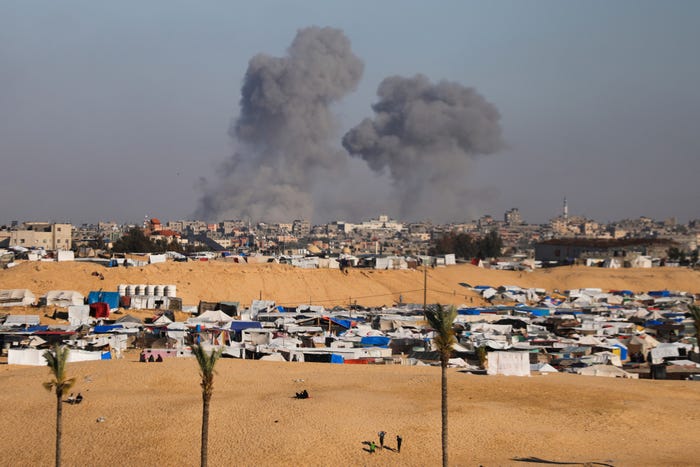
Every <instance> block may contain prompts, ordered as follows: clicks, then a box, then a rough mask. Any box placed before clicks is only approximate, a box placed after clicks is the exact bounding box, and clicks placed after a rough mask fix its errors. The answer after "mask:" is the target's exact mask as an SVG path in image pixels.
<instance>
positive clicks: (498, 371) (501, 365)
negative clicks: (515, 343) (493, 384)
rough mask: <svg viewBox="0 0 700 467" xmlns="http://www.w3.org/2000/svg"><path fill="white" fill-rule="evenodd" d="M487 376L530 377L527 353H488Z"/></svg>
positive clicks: (528, 355) (528, 354)
mask: <svg viewBox="0 0 700 467" xmlns="http://www.w3.org/2000/svg"><path fill="white" fill-rule="evenodd" d="M487 360H488V368H487V370H486V373H487V374H489V375H505V376H530V353H529V352H489V353H488V358H487Z"/></svg>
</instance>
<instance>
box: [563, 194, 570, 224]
mask: <svg viewBox="0 0 700 467" xmlns="http://www.w3.org/2000/svg"><path fill="white" fill-rule="evenodd" d="M564 220H569V205H568V204H567V203H566V196H564Z"/></svg>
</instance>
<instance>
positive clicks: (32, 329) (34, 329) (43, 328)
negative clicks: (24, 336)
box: [25, 326, 49, 332]
mask: <svg viewBox="0 0 700 467" xmlns="http://www.w3.org/2000/svg"><path fill="white" fill-rule="evenodd" d="M48 330H49V327H48V326H29V327H28V328H27V329H25V332H41V331H48Z"/></svg>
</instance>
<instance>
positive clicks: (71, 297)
mask: <svg viewBox="0 0 700 467" xmlns="http://www.w3.org/2000/svg"><path fill="white" fill-rule="evenodd" d="M39 303H40V304H42V305H44V306H60V307H69V306H71V305H82V304H83V303H85V297H83V294H81V293H80V292H77V291H75V290H49V291H48V292H46V295H44V296H43V297H41V299H40V301H39Z"/></svg>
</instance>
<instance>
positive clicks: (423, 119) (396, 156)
mask: <svg viewBox="0 0 700 467" xmlns="http://www.w3.org/2000/svg"><path fill="white" fill-rule="evenodd" d="M377 95H378V97H379V101H378V102H377V103H376V104H374V105H373V106H372V109H373V110H374V112H375V114H376V115H375V117H374V119H365V120H364V121H362V122H361V123H360V124H359V125H357V126H356V127H355V128H353V129H352V130H350V131H349V132H348V133H347V134H346V135H345V137H344V138H343V146H344V147H345V148H346V149H347V150H348V152H349V153H350V154H351V155H353V156H356V157H361V158H362V159H364V160H365V161H366V162H367V164H368V165H369V167H370V168H371V169H372V170H374V171H376V172H380V173H383V172H384V171H386V170H387V169H388V172H389V176H390V177H391V179H392V181H393V184H394V192H395V195H396V197H397V198H398V202H399V204H400V215H401V217H402V218H432V219H433V220H440V219H448V218H452V219H459V218H464V217H465V208H464V205H465V204H466V203H467V202H468V201H469V200H468V199H465V197H468V196H469V192H468V191H466V189H465V186H464V185H465V178H466V175H467V173H468V163H469V162H470V160H471V159H473V158H474V156H476V155H479V154H492V153H495V152H497V151H498V150H499V149H501V148H502V147H503V141H502V139H501V126H500V123H499V121H500V114H499V112H498V109H496V107H495V106H494V105H493V104H491V103H490V102H488V101H487V100H486V99H484V98H483V97H482V96H481V95H480V94H479V93H477V92H476V91H475V90H474V89H472V88H467V87H464V86H462V85H461V84H458V83H452V82H448V81H441V82H439V83H437V84H433V83H431V82H430V80H428V78H426V77H425V76H422V75H417V76H415V77H413V78H403V77H398V76H394V77H389V78H386V79H384V80H383V81H382V83H381V84H380V85H379V89H378V91H377Z"/></svg>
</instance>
